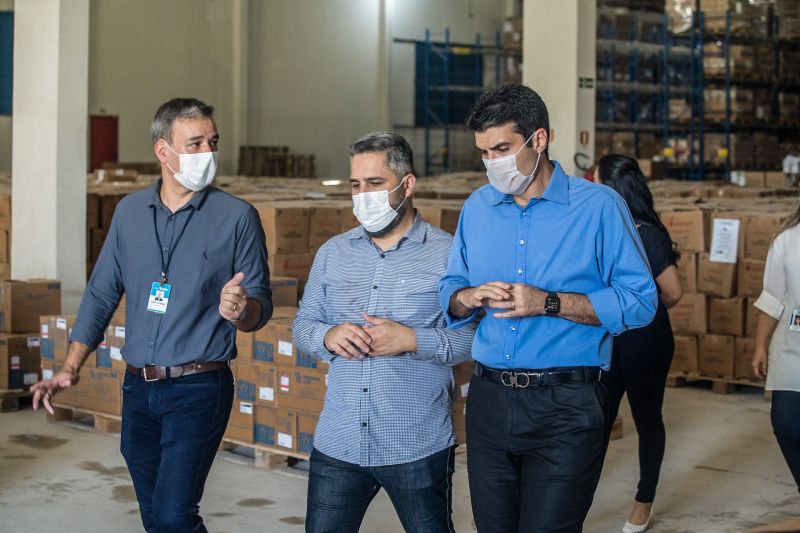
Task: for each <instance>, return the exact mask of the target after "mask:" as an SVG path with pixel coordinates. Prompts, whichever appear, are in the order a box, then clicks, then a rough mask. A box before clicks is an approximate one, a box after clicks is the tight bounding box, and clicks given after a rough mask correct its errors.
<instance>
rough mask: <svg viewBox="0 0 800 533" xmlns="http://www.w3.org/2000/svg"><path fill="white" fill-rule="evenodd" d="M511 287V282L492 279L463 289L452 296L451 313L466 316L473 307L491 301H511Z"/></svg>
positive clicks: (487, 303)
mask: <svg viewBox="0 0 800 533" xmlns="http://www.w3.org/2000/svg"><path fill="white" fill-rule="evenodd" d="M511 288H512V287H511V283H506V282H504V281H491V282H489V283H484V284H483V285H480V286H478V287H469V288H466V289H461V290H460V291H458V292H456V293H455V294H453V296H452V298H450V313H451V314H452V315H454V316H457V317H465V316H467V315H469V314H470V313H471V312H472V310H473V309H477V308H479V307H483V306H485V305H489V303H490V302H503V301H509V300H511V292H510V291H511Z"/></svg>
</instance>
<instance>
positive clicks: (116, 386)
mask: <svg viewBox="0 0 800 533" xmlns="http://www.w3.org/2000/svg"><path fill="white" fill-rule="evenodd" d="M123 378H124V371H120V370H114V369H110V368H87V367H86V366H84V368H82V369H81V380H80V382H78V386H77V387H76V390H77V392H78V405H77V407H78V408H80V409H85V410H87V411H94V412H97V413H103V414H109V415H121V414H122V380H123Z"/></svg>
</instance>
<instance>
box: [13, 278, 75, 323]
mask: <svg viewBox="0 0 800 533" xmlns="http://www.w3.org/2000/svg"><path fill="white" fill-rule="evenodd" d="M60 312H61V282H59V281H55V280H29V281H3V282H0V331H2V332H4V333H25V332H27V331H36V330H37V329H39V317H40V316H42V315H55V314H58V313H60Z"/></svg>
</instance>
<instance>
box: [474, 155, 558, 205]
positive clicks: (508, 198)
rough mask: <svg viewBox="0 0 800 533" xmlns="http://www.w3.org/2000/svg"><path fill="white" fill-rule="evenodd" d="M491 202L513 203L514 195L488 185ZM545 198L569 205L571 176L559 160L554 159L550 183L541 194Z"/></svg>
mask: <svg viewBox="0 0 800 533" xmlns="http://www.w3.org/2000/svg"><path fill="white" fill-rule="evenodd" d="M487 190H488V191H489V203H490V204H491V205H498V204H500V203H511V202H513V201H514V197H513V196H512V195H510V194H505V193H502V192H500V191H498V190H497V189H495V188H494V187H491V186H490V187H488V189H487ZM541 198H542V199H544V200H549V201H551V202H556V203H559V204H564V205H569V177H568V176H567V174H566V173H565V172H564V169H562V168H561V165H560V164H559V162H558V161H553V173H552V174H551V175H550V183H548V184H547V188H546V189H545V191H544V194H542V196H541Z"/></svg>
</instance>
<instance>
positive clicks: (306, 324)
mask: <svg viewBox="0 0 800 533" xmlns="http://www.w3.org/2000/svg"><path fill="white" fill-rule="evenodd" d="M328 249H329V247H328V246H325V245H323V246H322V247H321V248H320V249H319V250H318V251H317V255H316V256H315V257H314V263H313V264H312V266H311V272H309V274H308V282H307V283H306V287H305V290H304V291H303V299H302V300H300V309H299V310H298V311H297V315H296V316H295V318H294V322H293V323H292V334H293V335H294V342H295V344H296V345H297V348H298V349H299V350H300V351H303V352H305V353H307V354H310V355H311V356H312V357H315V358H316V359H319V360H322V361H328V362H330V361H331V360H332V359H333V358H334V357H335V355H334V354H333V353H331V352H329V351H328V349H327V348H325V335H327V334H328V331H330V330H331V329H332V328H333V327H334V325H333V324H328V323H327V322H326V319H327V315H326V313H325V288H324V286H323V284H322V278H323V274H324V272H325V263H326V262H327V256H328Z"/></svg>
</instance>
